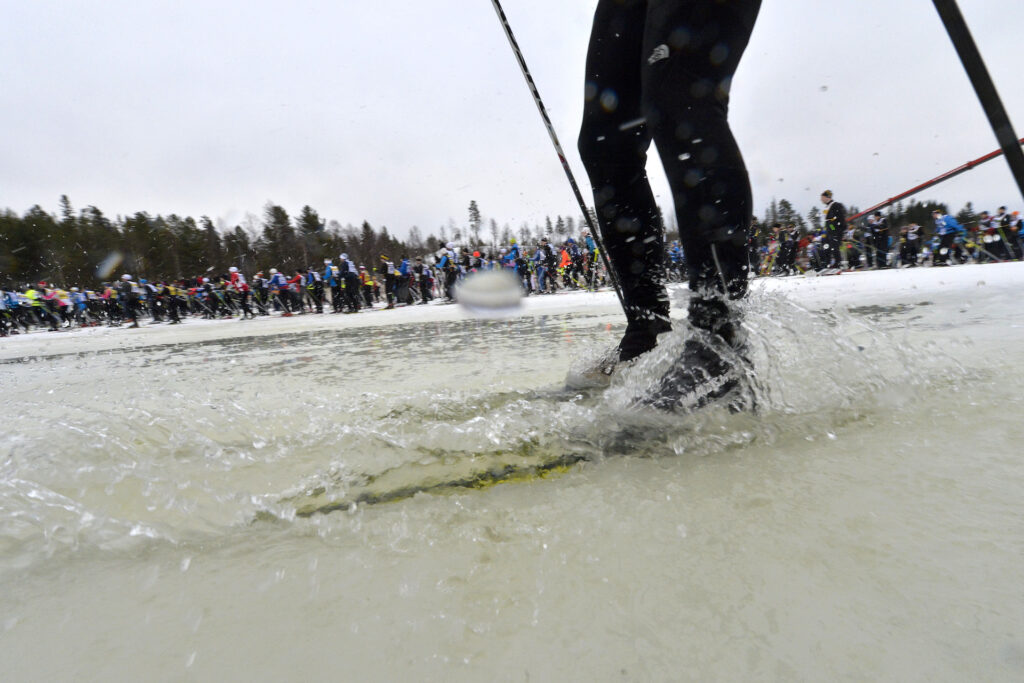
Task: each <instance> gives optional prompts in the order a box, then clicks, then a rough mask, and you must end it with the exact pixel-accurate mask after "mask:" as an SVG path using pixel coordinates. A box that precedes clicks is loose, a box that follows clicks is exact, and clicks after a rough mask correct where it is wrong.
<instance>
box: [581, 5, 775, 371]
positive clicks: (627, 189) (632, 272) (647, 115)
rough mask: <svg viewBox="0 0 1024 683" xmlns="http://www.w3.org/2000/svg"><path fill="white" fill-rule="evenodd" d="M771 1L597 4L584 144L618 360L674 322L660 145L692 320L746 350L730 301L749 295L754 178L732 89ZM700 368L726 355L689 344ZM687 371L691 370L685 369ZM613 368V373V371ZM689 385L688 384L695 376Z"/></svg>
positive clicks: (651, 342) (688, 353)
mask: <svg viewBox="0 0 1024 683" xmlns="http://www.w3.org/2000/svg"><path fill="white" fill-rule="evenodd" d="M760 5H761V3H760V0H598V4H597V10H596V12H595V15H594V24H593V30H592V33H591V38H590V46H589V51H588V54H587V66H586V86H585V101H584V110H583V124H582V127H581V130H580V136H579V151H580V155H581V156H582V158H583V163H584V165H585V166H586V169H587V173H588V175H589V177H590V183H591V186H592V188H593V191H594V203H595V206H596V209H597V218H598V223H599V225H600V229H601V236H602V238H603V241H604V246H605V249H606V250H607V252H608V257H609V259H610V260H611V263H612V267H613V268H614V270H615V273H616V275H617V276H618V280H619V283H620V284H621V288H622V296H623V299H624V302H623V303H624V308H625V313H626V321H627V322H626V332H625V335H624V336H623V338H622V340H621V341H620V342H619V346H618V354H617V355H618V360H619V361H628V360H630V359H632V358H635V357H637V356H639V355H640V354H642V353H645V352H646V351H649V350H651V349H652V348H654V346H655V345H656V343H657V336H658V335H659V334H661V333H662V332H666V331H668V330H669V329H670V328H671V323H670V321H669V315H668V313H669V299H668V294H667V291H666V288H665V268H664V258H663V252H664V248H665V247H664V243H665V238H664V232H665V229H664V225H663V224H662V221H661V217H660V215H659V212H658V207H657V204H656V203H655V200H654V195H653V193H652V191H651V187H650V184H649V182H648V179H647V173H646V170H645V168H646V163H647V150H648V148H649V147H650V143H651V141H652V140H653V141H654V143H655V144H656V145H657V148H658V152H659V155H660V157H661V159H662V163H663V165H664V169H665V174H666V176H667V178H668V181H669V185H670V187H671V189H672V198H673V202H674V204H675V210H676V216H677V218H678V223H679V226H680V233H681V234H680V242H681V243H682V247H683V251H684V253H685V254H686V261H687V271H688V278H689V284H690V291H691V299H690V304H689V318H690V322H691V324H692V325H694V326H695V327H697V328H700V329H702V330H706V331H707V332H709V333H711V334H712V335H716V336H717V337H719V338H720V339H722V340H724V341H725V342H726V343H729V344H730V345H734V346H735V345H738V344H739V340H738V338H737V332H738V324H737V323H738V321H737V318H736V313H735V311H734V309H733V307H732V306H730V305H729V303H728V301H729V300H730V299H740V298H741V297H743V296H744V295H745V294H746V291H747V278H748V273H749V264H748V259H747V244H746V242H747V231H748V228H749V226H750V222H751V217H752V216H753V199H752V197H751V189H750V178H749V176H748V174H747V169H746V166H745V165H744V163H743V158H742V156H741V154H740V149H739V146H738V145H737V143H736V140H735V139H734V138H733V134H732V131H731V130H730V128H729V122H728V118H727V115H728V102H729V96H728V93H729V88H730V85H731V82H732V77H733V74H734V73H735V71H736V68H737V67H738V66H739V63H740V58H741V56H742V55H743V51H744V50H745V48H746V46H747V42H748V41H749V39H750V34H751V32H752V30H753V28H754V22H755V20H756V19H757V14H758V10H759V9H760ZM683 355H684V358H683V360H682V364H683V365H686V364H691V365H693V366H701V365H702V364H703V365H704V366H709V365H714V366H715V367H713V368H712V367H703V368H700V367H696V368H695V369H694V370H693V371H692V372H689V375H690V376H691V377H690V379H693V377H695V376H696V375H701V374H704V375H712V376H718V375H721V374H723V373H724V372H728V369H729V368H728V367H727V366H726V365H727V364H725V363H724V362H723V361H722V359H718V360H717V361H715V360H710V361H709V360H708V359H707V358H706V357H705V356H706V355H707V354H705V353H704V352H703V351H701V350H700V349H694V348H690V347H688V348H687V349H684V354H683ZM681 370H682V372H683V374H687V372H688V371H686V369H685V368H682V369H681ZM605 371H606V372H610V368H606V370H605ZM680 381H682V382H684V383H685V382H686V381H687V380H686V378H682V379H681V380H680Z"/></svg>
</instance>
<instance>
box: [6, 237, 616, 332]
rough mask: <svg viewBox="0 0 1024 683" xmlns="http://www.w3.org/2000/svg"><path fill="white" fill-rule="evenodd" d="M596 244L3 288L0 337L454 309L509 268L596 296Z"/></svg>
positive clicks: (539, 286) (603, 280)
mask: <svg viewBox="0 0 1024 683" xmlns="http://www.w3.org/2000/svg"><path fill="white" fill-rule="evenodd" d="M598 254H599V252H598V250H597V245H596V242H595V241H594V239H593V238H592V237H591V236H590V235H589V233H588V232H587V231H584V233H583V235H582V236H581V237H580V239H579V241H578V242H577V240H575V239H573V238H571V237H570V238H567V239H566V240H565V241H564V242H563V243H562V244H561V245H558V246H556V245H555V244H554V243H552V242H550V241H549V240H548V239H547V238H542V239H541V240H540V241H539V244H537V245H536V246H534V247H533V248H531V249H526V248H523V247H521V246H520V245H519V244H517V242H516V240H512V241H511V242H510V244H509V245H508V246H507V247H502V248H500V249H497V250H491V251H490V252H488V251H483V252H482V251H480V250H471V249H469V248H464V247H458V246H456V245H455V244H454V243H448V244H447V245H446V246H445V247H444V248H442V249H441V250H440V251H439V252H438V253H437V254H435V255H432V256H431V257H429V258H428V259H424V257H422V256H420V257H416V258H415V259H409V258H408V257H406V256H404V255H403V256H402V258H401V259H399V261H398V262H397V263H396V262H395V261H392V260H391V259H390V258H389V257H388V256H386V255H381V256H380V258H379V260H378V262H377V263H376V264H371V265H370V266H369V267H368V266H366V265H358V264H357V263H356V262H355V261H354V260H353V259H351V258H349V256H348V254H341V255H339V257H338V259H336V260H333V259H325V260H324V263H323V267H322V268H312V267H310V268H303V269H298V270H296V271H295V272H294V273H291V274H288V273H283V272H280V271H278V270H277V269H276V268H271V269H269V270H268V271H266V272H263V271H257V272H255V273H253V274H251V275H250V276H248V277H247V276H246V275H245V274H244V273H243V272H242V271H241V270H240V269H239V268H238V267H236V266H232V267H231V268H229V269H228V272H226V273H223V274H220V275H213V276H210V275H202V276H197V277H193V278H188V279H179V280H173V281H168V280H163V281H151V280H147V279H145V278H138V279H136V278H133V277H132V276H131V275H130V274H127V273H126V274H124V275H122V276H121V278H120V280H118V281H116V282H104V283H102V285H101V286H100V287H99V288H96V289H88V288H80V287H77V286H72V287H68V288H64V287H62V286H60V285H55V284H50V283H47V282H39V283H37V284H26V285H24V286H23V287H17V288H10V289H6V290H5V289H0V336H7V335H10V334H19V333H22V332H29V331H31V330H33V329H47V330H50V331H58V330H61V329H69V328H72V327H94V326H99V325H108V326H114V327H119V326H122V325H127V326H129V327H139V325H140V320H142V321H148V322H149V323H168V324H172V325H173V324H180V323H181V322H183V321H184V320H186V319H188V318H201V319H229V318H239V319H242V320H249V319H256V318H259V317H261V316H271V315H275V316H281V317H291V316H293V315H303V314H317V313H325V312H329V313H343V314H353V313H359V312H360V311H367V310H374V309H393V308H395V307H396V306H409V305H414V304H417V305H424V304H428V303H430V302H432V301H435V300H437V301H439V302H451V301H453V300H454V298H455V287H456V285H457V283H458V282H459V280H460V279H462V278H464V277H465V276H466V275H468V274H469V273H472V272H476V271H481V270H492V269H497V268H502V269H506V270H509V271H510V272H513V273H515V274H516V275H517V277H518V278H519V280H520V282H521V283H522V287H523V292H524V294H526V295H530V294H549V293H553V292H555V291H556V290H559V289H590V290H594V289H597V288H599V287H603V286H605V285H606V284H607V277H606V274H605V271H604V268H603V266H602V265H601V263H600V259H599V258H598Z"/></svg>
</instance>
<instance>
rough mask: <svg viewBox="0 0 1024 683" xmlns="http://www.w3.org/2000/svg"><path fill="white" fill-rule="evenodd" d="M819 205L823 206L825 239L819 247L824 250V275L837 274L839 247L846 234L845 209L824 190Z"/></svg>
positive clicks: (828, 191) (839, 255)
mask: <svg viewBox="0 0 1024 683" xmlns="http://www.w3.org/2000/svg"><path fill="white" fill-rule="evenodd" d="M821 203H822V204H824V205H825V234H824V238H825V239H824V241H823V243H822V245H821V248H822V249H823V250H824V254H823V255H822V260H823V261H824V264H825V273H826V274H829V275H831V274H833V273H838V272H839V267H840V265H841V258H842V257H841V254H840V252H839V246H840V244H841V240H842V237H843V235H844V234H845V233H846V207H845V206H843V205H842V204H840V203H839V202H837V201H836V200H834V199H833V198H832V190H825V191H823V192H822V193H821Z"/></svg>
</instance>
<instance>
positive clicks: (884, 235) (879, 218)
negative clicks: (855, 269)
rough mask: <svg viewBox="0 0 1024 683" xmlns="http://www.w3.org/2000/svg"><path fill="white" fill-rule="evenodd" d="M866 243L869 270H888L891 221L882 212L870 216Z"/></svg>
mask: <svg viewBox="0 0 1024 683" xmlns="http://www.w3.org/2000/svg"><path fill="white" fill-rule="evenodd" d="M866 238H867V239H865V240H864V241H865V242H866V243H867V244H865V245H864V246H865V253H866V254H867V258H868V268H871V267H872V266H874V267H875V268H888V267H889V265H888V263H889V262H888V258H887V257H888V255H889V219H888V218H886V217H885V216H883V215H882V212H881V211H875V212H874V213H873V214H871V215H870V216H868V234H867V235H866Z"/></svg>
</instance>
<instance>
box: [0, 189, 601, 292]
mask: <svg viewBox="0 0 1024 683" xmlns="http://www.w3.org/2000/svg"><path fill="white" fill-rule="evenodd" d="M467 218H468V221H467V222H466V223H464V224H462V225H459V224H457V223H456V222H455V221H454V220H449V222H448V224H447V225H443V226H440V227H439V229H438V235H434V234H430V235H428V236H427V237H425V238H424V237H423V236H422V233H421V231H420V229H419V228H418V227H416V226H413V227H412V228H411V229H410V230H409V234H408V237H407V238H406V239H399V238H398V237H396V236H395V235H392V234H390V233H389V232H388V229H387V228H386V227H383V226H382V227H380V228H375V227H373V226H371V225H370V224H369V223H367V222H365V221H364V222H363V223H362V224H361V225H360V226H358V227H356V226H353V225H351V224H348V225H341V224H340V223H339V222H338V221H334V220H330V221H327V220H324V219H323V218H321V216H320V215H319V214H318V213H317V212H316V210H314V209H313V208H312V207H310V206H305V207H303V208H302V210H301V211H300V212H299V214H298V215H296V216H294V217H292V216H289V214H288V212H287V211H286V210H285V209H284V208H283V207H281V206H278V205H276V204H273V203H270V204H267V205H266V206H265V207H264V209H263V215H262V216H261V217H256V216H252V215H250V216H248V217H247V218H246V220H245V221H243V223H242V224H240V225H235V226H233V227H229V226H224V225H215V224H214V222H213V221H212V220H211V219H210V218H209V217H207V216H202V217H200V218H199V220H198V221H197V220H195V219H194V218H192V217H182V216H178V215H176V214H170V215H168V216H161V215H157V216H153V215H150V214H148V213H146V212H138V213H135V214H133V215H131V216H117V217H115V218H110V217H108V216H106V215H105V214H104V213H103V212H102V211H101V210H100V209H98V208H97V207H95V206H89V207H86V208H85V209H82V210H80V211H77V212H76V211H75V210H74V208H73V207H72V205H71V201H70V200H69V199H68V197H67V196H62V197H61V199H60V209H59V212H58V214H57V215H54V214H50V213H48V212H46V211H45V210H43V209H42V208H41V207H40V206H38V205H36V206H33V207H32V208H31V209H29V210H28V211H27V212H26V213H25V214H24V215H21V216H19V215H17V214H16V213H14V212H13V211H11V210H10V209H7V210H3V211H0V285H4V286H18V285H24V284H26V283H30V282H31V283H34V282H38V281H40V280H45V281H48V282H56V283H59V284H61V285H65V286H71V285H78V286H84V287H94V286H97V285H99V283H101V282H104V281H107V280H110V279H116V278H117V277H119V276H120V274H121V273H122V272H124V273H131V274H133V275H135V276H137V277H147V278H150V279H153V280H168V281H170V280H178V279H185V278H192V277H196V276H200V275H203V274H205V273H208V272H213V273H224V272H227V269H228V268H229V267H230V266H238V267H239V268H241V269H242V271H243V272H245V273H248V274H252V273H253V272H255V271H257V270H263V271H267V270H269V269H270V268H277V269H278V270H281V271H282V272H285V273H291V272H293V271H294V270H296V269H298V268H305V267H309V266H312V267H317V268H319V267H320V266H321V265H322V264H323V261H324V259H325V258H332V259H336V258H337V257H338V255H339V254H341V253H347V254H349V256H351V257H352V258H354V259H355V261H356V262H357V263H360V264H365V265H367V266H371V264H376V263H377V262H378V260H379V258H380V255H381V254H387V255H388V256H390V257H391V258H392V259H397V258H400V257H401V256H402V255H408V256H410V257H412V256H416V255H423V254H432V253H435V252H437V251H438V249H440V247H441V246H443V245H444V244H446V243H447V242H448V241H455V242H457V243H458V244H460V245H466V246H471V247H484V246H485V245H490V246H492V247H497V245H507V244H508V243H509V241H510V240H511V239H512V238H513V237H515V238H517V239H519V240H520V241H521V242H524V243H530V242H533V241H535V240H536V239H538V238H539V237H541V236H543V235H547V236H550V237H552V238H555V239H559V238H564V237H566V236H570V235H572V236H575V235H576V234H577V226H580V225H582V224H583V223H584V220H583V218H582V217H580V218H578V219H574V218H573V217H562V216H556V217H555V219H554V220H552V219H551V218H547V219H545V222H544V224H543V225H533V226H530V225H527V224H525V223H523V224H522V225H520V227H519V229H518V230H516V231H513V230H512V229H511V228H510V227H509V225H508V224H506V225H504V226H503V227H502V228H499V227H498V223H497V221H495V220H494V219H491V220H489V221H488V220H485V219H484V218H483V216H482V214H481V212H480V210H479V207H478V206H477V204H476V202H475V201H473V202H471V203H470V205H469V210H468V216H467ZM371 267H372V266H371Z"/></svg>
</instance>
